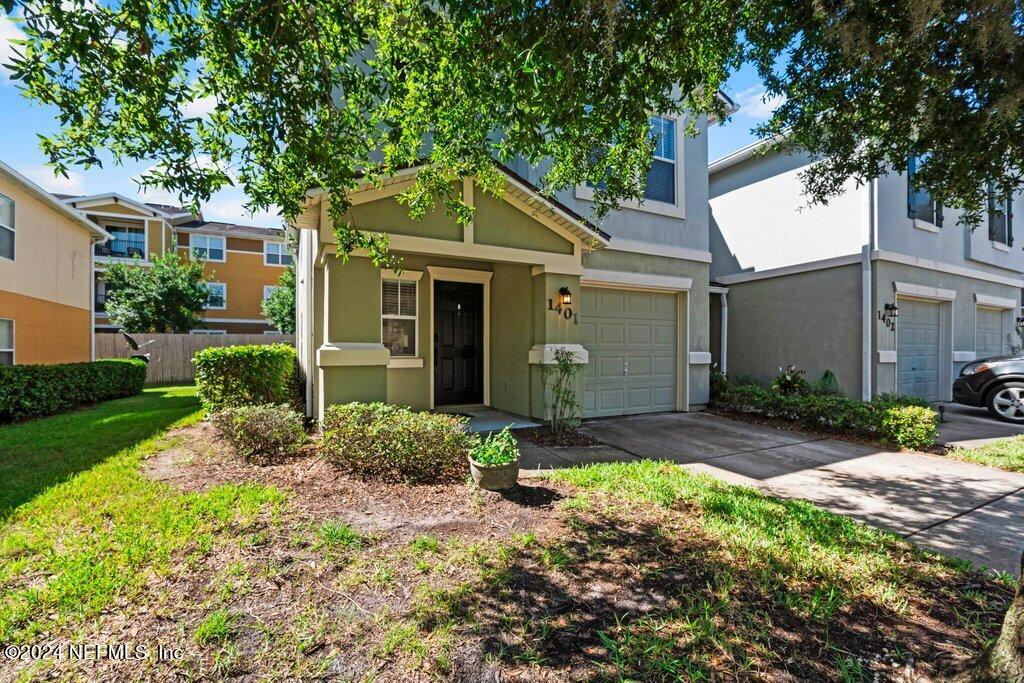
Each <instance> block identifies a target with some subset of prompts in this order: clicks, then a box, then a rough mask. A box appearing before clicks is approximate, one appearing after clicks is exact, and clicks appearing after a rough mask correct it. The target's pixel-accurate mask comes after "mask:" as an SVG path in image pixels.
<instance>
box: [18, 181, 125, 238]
mask: <svg viewBox="0 0 1024 683" xmlns="http://www.w3.org/2000/svg"><path fill="white" fill-rule="evenodd" d="M0 172H2V173H3V174H4V175H6V176H8V177H10V178H11V180H13V181H14V182H15V183H17V184H18V185H20V186H21V187H22V188H24V189H25V190H27V191H29V192H30V193H32V194H33V195H35V196H36V197H38V198H39V199H40V200H42V201H43V203H45V204H47V205H49V206H50V208H52V209H54V210H55V211H57V212H58V213H60V214H61V215H63V216H64V217H65V218H68V219H70V220H72V221H74V222H75V223H77V224H78V225H80V226H81V227H83V228H86V229H87V230H89V232H91V233H92V234H93V235H95V236H96V237H98V238H100V240H102V241H104V242H105V241H107V240H109V239H110V233H109V232H107V231H106V230H104V229H103V228H101V227H100V226H98V225H96V224H95V223H93V222H92V221H90V220H89V219H88V218H86V217H85V216H84V215H82V214H81V213H79V212H78V211H75V210H74V209H72V208H71V207H69V206H68V205H66V204H64V203H62V202H61V201H60V200H58V199H57V198H56V197H54V196H53V195H52V194H50V193H49V192H47V191H46V190H44V189H43V188H41V187H39V186H38V185H36V184H35V183H34V182H32V181H31V180H29V179H28V178H26V177H25V176H23V175H22V174H20V173H18V172H17V171H15V170H14V169H13V168H11V167H10V166H8V165H7V164H5V163H4V162H3V161H0Z"/></svg>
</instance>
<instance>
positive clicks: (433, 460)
mask: <svg viewBox="0 0 1024 683" xmlns="http://www.w3.org/2000/svg"><path fill="white" fill-rule="evenodd" d="M321 429H322V432H323V438H322V442H321V447H322V449H323V455H324V457H325V458H327V459H328V460H330V461H331V462H333V463H334V464H336V465H338V466H339V467H341V468H343V469H345V470H346V471H348V472H351V473H352V474H355V475H356V476H359V477H362V478H364V479H379V480H384V481H392V482H404V483H440V482H457V481H463V480H465V478H466V454H467V453H468V451H469V450H470V449H471V448H473V447H474V446H475V445H476V444H477V438H476V437H475V436H474V435H471V434H468V433H467V432H466V419H465V418H463V417H456V416H454V415H444V414H440V413H423V412H413V411H411V410H409V409H407V408H402V407H399V406H394V405H389V404H386V403H348V404H344V405H333V406H330V407H329V408H327V410H326V411H325V414H324V419H323V423H322V425H321Z"/></svg>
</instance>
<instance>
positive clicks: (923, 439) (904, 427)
mask: <svg viewBox="0 0 1024 683" xmlns="http://www.w3.org/2000/svg"><path fill="white" fill-rule="evenodd" d="M936 429H937V426H936V419H935V411H934V410H932V409H931V408H930V407H928V408H925V407H922V406H917V405H910V406H891V407H888V408H886V409H885V410H883V411H882V436H883V438H884V439H885V440H886V441H889V442H891V443H894V444H896V445H897V446H900V447H902V448H928V447H929V446H931V445H933V444H934V443H935V432H936Z"/></svg>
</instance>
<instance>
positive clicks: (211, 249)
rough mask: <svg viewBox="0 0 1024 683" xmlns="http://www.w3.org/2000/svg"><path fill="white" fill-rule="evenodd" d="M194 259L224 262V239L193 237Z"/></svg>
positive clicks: (203, 236)
mask: <svg viewBox="0 0 1024 683" xmlns="http://www.w3.org/2000/svg"><path fill="white" fill-rule="evenodd" d="M191 245H192V258H196V259H202V260H204V261H223V260H224V254H225V251H226V250H225V247H224V238H223V237H211V236H210V235H192V241H191Z"/></svg>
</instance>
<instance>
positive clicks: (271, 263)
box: [58, 193, 292, 334]
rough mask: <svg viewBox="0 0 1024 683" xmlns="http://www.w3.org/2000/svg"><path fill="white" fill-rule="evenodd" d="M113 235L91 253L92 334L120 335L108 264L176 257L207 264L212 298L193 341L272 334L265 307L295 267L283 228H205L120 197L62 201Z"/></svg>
mask: <svg viewBox="0 0 1024 683" xmlns="http://www.w3.org/2000/svg"><path fill="white" fill-rule="evenodd" d="M58 197H59V198H60V199H61V201H62V202H64V204H66V205H67V206H69V207H71V208H73V209H76V210H78V211H80V212H81V213H82V214H84V215H85V216H86V217H87V218H88V219H89V220H90V221H92V222H93V223H94V224H95V225H97V226H100V227H101V228H103V229H104V230H105V231H107V232H108V233H109V234H110V235H111V239H110V240H109V242H107V243H104V244H98V245H96V247H95V250H94V257H93V258H94V262H95V268H96V276H95V282H94V305H93V308H94V326H95V329H96V330H97V331H101V332H109V331H112V330H115V329H117V326H116V325H114V324H112V323H111V321H110V319H109V317H108V316H107V313H106V296H107V292H108V290H107V284H106V282H105V281H104V279H103V271H104V268H105V267H106V266H107V265H108V264H110V263H118V262H122V263H123V262H138V263H140V264H141V265H143V266H146V265H149V264H150V263H151V257H152V255H154V254H164V253H167V252H168V251H171V250H176V251H177V252H178V253H180V254H183V255H185V256H186V257H193V256H194V257H196V258H201V259H203V261H204V268H205V271H206V279H207V287H208V289H209V292H210V297H209V300H208V302H207V307H206V310H205V311H204V312H203V313H202V316H201V317H202V318H203V321H204V327H202V328H200V329H197V330H193V333H195V334H228V333H256V334H259V333H261V332H268V333H269V332H274V331H276V330H274V328H273V327H272V326H271V325H270V323H269V322H268V321H267V320H266V318H265V317H264V316H263V312H262V310H261V304H262V302H263V299H264V298H266V297H267V296H268V295H269V294H270V292H271V291H273V288H274V287H276V286H277V281H278V279H279V278H280V276H281V273H282V271H283V270H284V268H286V267H287V266H288V265H289V264H290V263H291V261H292V255H291V253H290V252H289V251H288V247H287V244H286V242H285V235H284V230H283V229H282V228H263V227H252V226H246V225H233V224H230V223H219V222H214V221H207V220H205V219H204V218H203V216H202V214H198V215H197V214H193V213H190V212H188V211H186V210H184V209H182V208H181V207H177V206H171V205H167V204H155V203H147V202H142V201H139V200H135V199H130V198H128V197H124V196H121V195H118V194H116V193H106V194H97V195H90V196H67V195H58Z"/></svg>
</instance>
